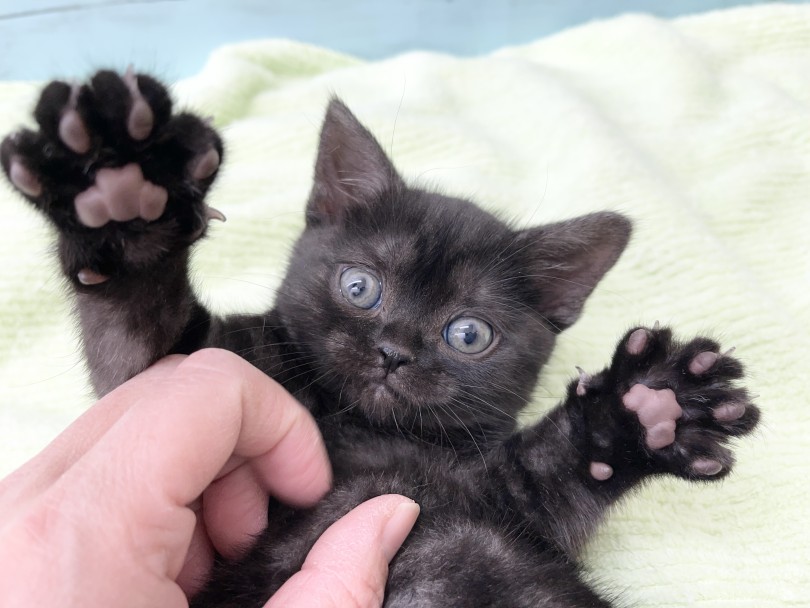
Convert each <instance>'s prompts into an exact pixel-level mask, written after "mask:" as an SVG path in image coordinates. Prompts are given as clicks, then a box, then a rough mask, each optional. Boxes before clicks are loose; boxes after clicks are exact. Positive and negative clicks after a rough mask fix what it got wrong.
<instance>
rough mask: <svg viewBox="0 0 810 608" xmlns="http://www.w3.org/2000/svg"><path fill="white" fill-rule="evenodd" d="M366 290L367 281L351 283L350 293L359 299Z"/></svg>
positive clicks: (361, 280) (359, 280)
mask: <svg viewBox="0 0 810 608" xmlns="http://www.w3.org/2000/svg"><path fill="white" fill-rule="evenodd" d="M365 290H366V280H365V279H357V280H356V281H353V282H352V283H349V293H350V294H351V295H352V296H354V297H357V296H359V295H360V294H362V293H363V292H364V291H365Z"/></svg>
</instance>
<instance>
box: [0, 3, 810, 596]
mask: <svg viewBox="0 0 810 608" xmlns="http://www.w3.org/2000/svg"><path fill="white" fill-rule="evenodd" d="M99 61H103V58H99ZM69 76H70V75H69ZM73 76H76V77H78V76H81V75H73ZM37 86H38V85H34V84H29V83H20V84H15V83H2V84H0V132H3V133H5V132H8V131H9V130H11V129H12V128H14V127H16V126H17V125H19V124H20V123H22V122H27V121H29V120H30V119H29V118H28V112H29V109H30V107H31V104H32V103H33V101H34V99H35V94H36V87H37ZM175 93H176V96H177V98H178V100H180V101H181V102H182V104H183V105H187V106H191V107H193V108H195V109H196V110H198V111H201V112H203V113H206V114H213V115H214V116H215V117H216V121H217V124H218V126H219V127H220V128H222V130H223V132H224V136H225V139H226V144H227V148H228V154H227V164H226V167H225V169H224V170H223V173H222V177H221V179H220V180H219V182H218V185H217V186H216V188H215V190H214V193H213V196H212V200H211V203H212V204H213V205H214V206H215V207H217V208H219V209H221V210H222V211H224V212H225V213H226V214H227V216H228V222H227V223H226V224H224V225H219V224H218V225H216V226H215V227H214V228H213V230H212V231H211V232H212V237H213V238H210V239H208V240H206V241H205V242H204V243H202V244H201V245H200V246H199V247H198V249H197V251H196V254H195V258H194V265H195V267H196V276H197V284H198V286H199V290H200V293H202V294H205V296H204V297H205V298H206V300H207V301H208V302H209V303H210V304H211V305H212V306H213V307H214V308H216V309H217V310H220V311H226V310H260V309H262V308H263V307H264V306H266V304H267V302H269V301H270V299H271V298H272V294H273V291H274V289H275V288H276V286H277V285H278V282H279V278H280V274H281V273H282V271H283V267H284V263H285V257H286V255H287V252H288V251H289V246H290V244H291V242H292V240H293V238H294V236H295V234H296V233H297V231H298V230H299V229H300V228H301V226H302V219H303V218H302V213H301V209H302V205H303V202H304V201H305V199H306V195H307V191H308V188H309V185H310V178H311V167H312V162H313V159H314V153H315V144H316V137H317V133H318V127H319V124H320V120H321V118H322V113H323V109H324V107H325V104H326V101H327V99H328V97H329V96H330V95H332V94H338V95H339V96H341V97H342V98H343V99H344V100H345V101H346V102H347V104H348V105H349V106H350V107H351V108H352V109H353V110H354V111H355V112H356V113H357V115H358V116H359V118H360V119H361V120H362V121H364V122H365V123H366V124H367V125H369V126H370V128H371V129H372V130H373V131H374V133H375V134H376V135H377V136H378V137H379V139H380V140H381V142H382V143H383V145H384V147H385V148H386V149H387V150H388V151H389V152H390V153H391V154H392V156H393V158H394V160H395V162H396V164H397V165H398V167H399V168H400V169H401V170H402V172H403V173H404V174H405V175H406V176H407V177H408V178H410V179H411V180H414V181H416V182H419V183H421V184H428V185H435V186H436V187H439V188H441V189H443V190H445V191H447V192H449V193H453V194H457V195H463V196H469V197H472V198H474V199H475V200H477V201H480V202H481V203H482V204H483V205H485V206H487V207H489V208H492V209H497V210H500V211H501V212H502V214H503V215H504V216H506V217H509V218H514V219H515V220H516V221H517V222H518V223H520V224H530V223H538V222H543V221H550V220H556V219H559V218H563V217H570V216H573V215H577V214H582V213H586V212H589V211H594V210H600V209H613V210H617V211H621V212H623V213H626V214H628V215H629V216H631V217H632V218H633V219H634V220H635V224H636V232H635V235H634V238H633V240H632V243H631V245H630V247H629V248H628V250H627V251H626V253H625V255H624V256H623V257H622V259H621V260H620V262H619V264H618V265H617V266H616V267H615V269H614V270H613V271H612V272H611V273H610V274H609V276H608V278H607V279H606V280H605V281H604V283H602V284H601V286H600V287H599V288H598V289H597V291H596V293H595V295H594V296H593V298H592V299H591V300H590V302H589V304H588V306H587V308H586V311H585V314H584V316H583V318H582V320H581V321H580V322H579V323H578V324H577V325H576V326H575V327H574V328H573V329H571V330H570V331H568V332H566V333H565V334H564V335H563V337H562V338H561V340H560V342H559V346H558V348H557V350H556V352H555V354H554V357H553V359H552V361H551V363H550V364H549V366H548V367H547V369H546V370H545V371H544V374H543V378H542V382H541V388H540V389H538V391H537V396H536V400H535V404H536V405H535V407H534V408H533V410H532V411H531V412H528V413H527V415H528V416H537V415H539V413H540V412H542V411H543V410H545V409H547V408H549V407H551V406H552V405H553V404H554V403H555V402H556V399H557V397H558V396H559V395H561V391H562V387H563V385H564V383H565V382H566V381H567V379H569V378H570V377H572V375H573V373H574V365H575V364H576V365H580V366H582V367H584V368H586V369H591V370H594V369H598V368H599V367H600V366H602V365H603V364H604V363H605V362H606V361H607V360H608V357H609V355H610V353H611V352H612V348H613V346H614V343H615V340H616V339H617V338H618V337H619V336H620V335H621V334H622V332H623V331H625V329H626V328H628V327H629V326H631V325H633V324H635V323H638V322H644V323H652V322H653V321H655V320H660V321H661V322H662V323H665V324H671V325H673V326H674V327H675V328H676V329H677V331H678V332H679V333H680V334H681V335H690V334H693V333H695V332H708V333H709V334H711V335H713V336H715V337H718V338H720V339H721V340H722V342H723V343H724V344H727V345H735V346H736V347H737V354H738V355H739V356H740V357H741V358H742V360H743V361H744V362H745V364H746V365H747V368H748V371H749V379H748V385H749V386H750V387H751V389H752V391H753V392H754V393H759V394H760V395H761V396H760V398H759V399H758V400H757V401H758V403H759V404H760V405H761V407H762V409H763V412H764V424H763V426H762V430H761V431H760V432H759V433H757V434H756V435H755V436H754V437H753V438H749V439H747V440H745V441H744V442H742V443H741V445H740V447H739V450H738V455H739V461H738V465H737V469H736V472H735V473H734V474H733V475H732V476H731V477H730V478H728V479H727V480H726V481H724V482H722V483H720V484H715V485H690V484H687V483H685V482H682V481H678V480H660V481H656V482H655V483H652V484H650V485H649V486H647V487H646V488H645V489H644V490H643V491H642V492H640V493H638V494H637V495H635V496H633V497H631V499H630V500H628V501H626V503H625V504H623V505H622V506H621V508H619V509H617V510H616V512H615V514H614V516H613V517H612V518H611V520H610V522H609V523H608V524H607V525H606V526H604V527H603V528H602V530H601V532H600V534H599V535H598V537H597V538H596V539H595V540H594V542H593V543H592V544H591V545H590V547H589V549H588V551H587V554H586V556H585V557H586V560H587V565H588V569H589V571H591V572H592V573H593V576H594V577H595V578H597V579H599V580H601V581H603V582H604V583H605V585H606V586H607V587H610V588H612V589H614V590H616V591H619V592H620V593H621V594H622V595H623V597H624V598H625V599H626V600H627V602H628V603H629V604H632V605H635V606H650V607H652V606H656V607H671V606H703V607H708V606H712V607H721V606H722V607H734V608H740V607H756V608H767V607H771V606H773V607H776V606H779V607H782V606H806V605H807V603H808V602H810V533H808V520H810V506H809V505H810V492H809V491H808V489H807V487H808V484H807V481H806V479H805V478H804V477H805V475H806V472H807V471H808V460H810V449H809V448H810V398H808V397H807V391H808V389H807V388H806V386H807V384H808V380H807V375H808V373H807V372H808V368H807V360H808V358H810V331H809V330H808V327H810V200H808V199H810V7H808V6H779V5H765V6H760V7H757V8H750V9H736V10H730V11H725V12H719V13H713V14H707V15H702V16H697V17H690V18H684V19H677V20H674V21H661V20H657V19H653V18H650V17H645V16H627V17H622V18H619V19H615V20H611V21H607V22H601V23H593V24H590V25H587V26H585V27H581V28H578V29H574V30H571V31H567V32H564V33H562V34H559V35H557V36H553V37H551V38H547V39H543V40H540V41H538V42H536V43H534V44H530V45H527V46H522V47H518V48H509V49H504V50H501V51H499V52H496V53H493V54H491V55H488V56H485V57H479V58H474V59H459V58H455V57H449V56H444V55H437V54H427V53H409V54H407V55H403V56H400V57H396V58H393V59H390V60H386V61H380V62H374V63H365V62H362V61H359V60H357V59H354V58H351V57H346V56H343V55H339V54H336V53H333V52H330V51H326V50H323V49H318V48H312V47H308V46H303V45H300V44H295V43H291V42H286V41H262V42H255V43H249V44H240V45H237V46H231V47H226V48H222V49H220V50H219V51H217V52H216V53H214V55H213V56H212V57H211V59H210V61H209V63H208V65H207V66H206V68H205V69H204V70H203V72H202V73H201V74H200V75H199V76H197V77H195V78H193V79H190V80H188V81H186V82H183V83H180V84H178V85H177V87H176V88H175ZM0 208H2V214H3V228H2V239H0V260H2V264H0V268H1V270H0V285H2V289H0V318H2V322H3V323H2V334H0V445H2V450H0V473H5V472H8V471H10V470H11V469H12V468H14V467H15V466H16V465H18V464H20V463H21V462H22V461H23V460H25V459H26V458H27V457H29V456H31V455H32V454H33V453H34V452H35V451H36V450H38V449H39V448H40V447H42V446H43V445H44V444H45V443H46V442H47V441H48V440H49V439H50V438H52V437H53V436H54V435H55V434H56V433H57V432H58V431H59V430H60V429H62V428H63V427H64V426H65V425H67V424H68V423H69V422H70V421H71V420H72V419H74V418H75V417H76V416H77V415H78V414H79V413H80V412H81V411H82V410H83V409H84V408H86V407H87V405H88V404H89V403H90V402H91V400H92V397H91V395H90V392H89V389H88V388H87V384H86V381H85V372H84V369H83V365H82V363H81V357H80V352H79V348H78V346H77V342H76V338H75V333H74V330H73V324H72V322H71V317H70V312H69V310H70V304H69V302H68V301H67V299H66V297H65V295H64V293H63V291H62V288H61V285H60V280H59V279H58V273H57V272H56V270H55V263H54V260H53V256H52V255H51V254H50V234H49V232H48V229H47V227H46V226H45V223H44V222H43V221H42V220H41V219H40V218H39V217H38V216H37V215H36V214H35V213H34V212H33V211H31V210H30V209H29V208H28V206H27V205H26V204H24V203H23V201H22V200H21V199H20V198H19V197H17V196H16V195H15V194H14V193H12V191H11V190H10V188H8V187H7V186H5V185H3V186H0ZM802 387H805V388H802ZM805 458H808V460H805ZM802 471H804V472H805V473H802Z"/></svg>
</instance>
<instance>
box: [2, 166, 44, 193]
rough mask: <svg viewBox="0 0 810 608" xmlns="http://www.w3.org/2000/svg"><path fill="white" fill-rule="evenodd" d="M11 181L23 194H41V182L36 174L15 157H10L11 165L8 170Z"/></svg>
mask: <svg viewBox="0 0 810 608" xmlns="http://www.w3.org/2000/svg"><path fill="white" fill-rule="evenodd" d="M8 174H9V178H10V179H11V183H12V184H14V187H15V188H17V190H19V191H20V192H22V193H23V194H27V195H28V196H34V197H37V196H39V195H40V194H42V184H41V183H40V182H39V179H37V176H36V175H34V174H33V173H32V172H31V171H29V169H28V167H26V166H25V165H23V164H22V163H21V162H20V160H19V159H18V158H16V157H14V158H12V159H11V167H10V168H9V171H8Z"/></svg>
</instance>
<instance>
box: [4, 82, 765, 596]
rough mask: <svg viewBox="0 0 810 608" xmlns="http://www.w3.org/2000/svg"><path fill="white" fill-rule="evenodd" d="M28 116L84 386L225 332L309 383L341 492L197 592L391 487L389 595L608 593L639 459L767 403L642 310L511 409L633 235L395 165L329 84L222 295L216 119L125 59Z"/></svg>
mask: <svg viewBox="0 0 810 608" xmlns="http://www.w3.org/2000/svg"><path fill="white" fill-rule="evenodd" d="M35 117H36V119H37V122H38V123H39V131H37V132H33V131H28V130H23V131H20V132H18V133H16V134H14V135H12V136H10V137H9V138H7V139H6V140H4V141H3V144H2V148H0V160H2V165H3V169H4V170H5V172H6V175H7V176H8V177H9V179H10V181H11V182H12V183H13V184H14V185H15V187H16V188H17V189H18V190H19V191H21V192H22V193H23V194H24V195H25V196H26V198H27V199H28V200H29V201H30V202H31V203H33V204H34V205H35V206H36V207H37V208H38V209H40V210H41V211H42V212H43V213H44V214H45V215H46V216H47V217H48V218H49V219H50V220H51V221H52V222H53V223H54V225H55V226H56V228H57V231H58V239H59V253H60V260H61V264H62V268H63V270H64V272H65V275H66V276H67V277H68V279H69V280H70V282H71V285H72V287H73V290H74V292H75V294H76V301H77V310H78V315H79V319H80V322H81V328H82V339H83V342H84V348H85V354H86V356H87V360H88V363H89V366H90V370H91V374H92V380H93V383H94V385H95V387H96V390H97V392H98V393H99V394H103V393H106V392H108V391H110V390H111V389H113V388H114V387H116V386H117V385H119V384H121V383H122V382H124V381H125V380H127V379H128V378H130V377H131V376H133V375H134V374H136V373H138V372H139V371H141V370H142V369H144V368H145V367H146V366H148V365H149V364H151V363H152V362H154V361H155V360H156V359H158V358H160V357H162V356H164V355H166V354H169V353H190V352H192V351H194V350H197V349H199V348H202V347H205V346H218V347H223V348H227V349H230V350H233V351H234V352H237V353H239V354H241V355H242V356H244V357H245V358H246V359H247V360H249V361H251V362H252V363H253V364H254V365H256V366H257V367H259V368H260V369H262V370H264V371H265V372H267V373H268V374H270V375H271V376H273V377H274V378H276V379H277V380H279V381H280V382H281V383H283V384H284V386H286V387H287V389H288V390H290V391H291V392H292V393H293V394H294V395H295V396H296V397H297V398H298V399H299V400H301V402H303V403H304V404H305V405H306V406H307V407H308V408H309V409H310V410H311V411H312V413H313V414H314V415H315V417H316V418H317V419H318V422H319V425H320V427H321V430H322V432H323V435H324V438H325V440H326V443H327V446H328V449H329V453H330V457H331V459H332V464H333V467H334V472H335V487H334V489H333V491H332V492H331V493H330V494H329V495H328V496H327V497H326V499H324V500H323V501H322V502H321V503H320V504H319V505H318V506H317V507H315V508H313V509H310V510H306V511H295V510H292V509H290V508H287V507H285V506H283V505H279V504H273V505H272V506H271V513H270V517H269V522H270V527H269V529H268V530H267V532H266V533H264V534H263V535H262V536H261V538H259V539H258V542H257V543H256V544H255V546H254V547H253V548H252V549H251V550H250V551H249V552H248V553H247V554H246V555H245V556H244V557H243V558H242V559H241V560H239V561H238V562H237V563H235V564H219V566H218V569H217V571H216V572H215V574H214V578H213V580H212V581H211V583H210V584H209V585H208V587H207V588H206V589H205V590H204V591H203V592H202V593H201V594H200V595H199V596H198V597H197V598H196V599H195V602H194V603H195V605H197V606H261V605H263V603H264V602H265V601H266V600H267V598H268V597H269V596H270V595H271V594H272V593H273V592H274V591H275V590H276V589H277V588H278V587H279V586H280V585H281V584H282V583H283V582H284V581H285V580H286V579H287V578H288V577H289V576H290V575H291V574H292V573H294V572H295V571H296V570H298V568H299V567H300V566H301V564H302V562H303V560H304V558H305V556H306V554H307V552H308V550H309V549H310V547H311V546H312V544H313V542H314V541H315V539H316V538H317V537H318V536H319V535H320V534H321V533H322V532H323V531H324V530H325V529H326V528H327V527H328V526H329V525H330V524H331V523H332V522H334V521H335V520H336V519H337V518H339V517H340V516H342V515H343V514H345V513H346V512H347V511H348V510H350V509H351V508H352V507H354V506H356V505H357V504H359V503H360V502H362V501H364V500H366V499H368V498H370V497H372V496H376V495H379V494H383V493H389V492H397V493H401V494H405V495H407V496H411V497H412V498H413V499H414V500H416V501H417V502H418V503H419V504H420V505H421V509H422V511H421V516H420V518H419V521H418V522H417V525H416V527H415V529H414V531H413V533H412V534H411V536H410V537H409V539H408V540H407V542H406V544H405V545H404V546H403V548H402V550H401V551H400V552H399V554H398V555H397V556H396V558H395V559H394V561H393V562H392V564H391V567H390V575H389V579H388V586H387V592H386V599H385V605H386V606H447V605H453V606H527V607H529V606H531V607H537V606H561V607H562V606H565V607H584V606H610V605H611V604H610V603H609V602H608V601H606V600H604V599H601V598H600V597H599V596H598V595H597V594H596V593H595V592H594V591H592V590H591V589H590V588H589V587H587V586H586V585H585V584H584V583H583V582H581V580H580V578H579V573H578V567H577V563H576V558H577V552H578V550H579V549H580V547H581V546H582V544H583V543H584V542H585V541H586V540H587V538H588V536H589V534H590V533H591V532H592V531H593V530H594V528H595V526H596V525H597V524H598V523H599V521H600V519H601V518H602V516H603V515H604V513H605V511H606V509H607V508H608V507H609V506H610V505H611V504H613V503H614V502H615V501H616V500H617V499H618V498H620V497H621V496H622V495H623V494H625V493H626V492H627V491H628V490H630V489H631V488H633V487H635V486H637V485H638V484H639V482H641V481H642V480H644V479H645V478H648V477H650V476H651V475H656V474H662V473H670V474H674V475H678V476H680V477H684V478H686V479H700V480H713V479H719V478H720V477H722V476H724V475H725V474H727V473H728V472H729V471H730V469H731V466H732V463H733V457H732V454H731V452H730V451H729V449H728V448H727V447H726V444H727V441H728V439H729V437H731V436H738V435H743V434H745V433H748V432H749V431H751V430H752V429H753V428H754V426H755V425H756V423H757V420H758V418H759V411H758V410H757V408H756V407H755V406H754V405H753V404H752V403H751V402H750V398H749V396H748V393H747V392H746V391H745V390H744V389H742V388H739V387H736V386H734V385H733V381H734V380H736V379H738V378H740V377H741V376H742V373H743V372H742V367H741V365H740V363H739V362H738V361H737V360H736V359H734V358H733V357H731V356H729V354H720V351H719V346H718V345H717V344H716V343H714V342H712V341H711V340H708V339H705V338H696V339H694V340H691V341H689V342H686V343H679V342H676V341H674V340H673V339H672V337H671V333H670V331H669V330H668V329H662V328H658V327H653V328H650V329H647V328H636V329H634V330H631V331H629V332H628V333H627V334H626V335H625V336H624V337H623V338H622V339H621V341H620V342H619V345H618V347H617V349H616V353H615V355H614V357H613V360H612V362H611V364H610V365H609V366H608V367H607V368H605V369H604V370H602V371H601V372H599V373H597V374H595V375H592V376H590V375H588V374H586V373H584V372H582V373H581V375H580V378H579V379H578V380H577V381H574V382H572V383H571V385H570V386H569V388H568V392H567V395H566V396H565V399H564V400H563V402H562V403H561V404H560V405H559V406H557V407H556V408H555V409H554V410H552V411H551V412H550V413H549V414H548V416H546V417H545V418H544V419H543V420H541V421H540V422H539V423H537V424H536V425H534V426H532V427H529V428H526V429H524V430H521V431H519V430H517V428H516V423H515V415H516V414H517V412H518V411H519V410H520V409H521V408H522V407H523V406H524V405H525V404H526V403H527V400H528V398H529V395H530V393H531V391H532V388H533V386H534V383H535V381H536V378H537V375H538V372H539V370H540V368H541V366H542V365H543V364H544V363H545V362H546V360H547V359H548V356H549V353H550V352H551V349H552V346H553V344H554V340H555V336H556V335H557V334H558V333H559V332H560V331H562V330H564V329H565V328H567V327H568V326H570V325H571V324H572V323H574V322H575V321H576V319H577V318H578V316H579V315H580V313H581V311H582V306H583V304H584V302H585V299H586V298H587V297H588V295H589V294H590V293H591V291H592V290H593V288H594V286H595V285H596V284H597V282H598V281H599V280H600V279H601V278H602V276H603V275H604V274H605V272H607V271H608V270H609V269H610V268H611V266H612V265H613V264H614V263H615V261H616V259H617V258H618V257H619V255H620V254H621V252H622V250H623V249H624V247H625V245H626V243H627V240H628V236H629V233H630V224H629V222H628V221H627V220H626V219H625V218H623V217H621V216H619V215H616V214H612V213H595V214H592V215H588V216H585V217H581V218H577V219H574V220H570V221H566V222H561V223H557V224H551V225H546V226H539V227H537V228H531V229H528V230H514V229H512V228H511V227H509V226H508V225H506V224H504V223H503V222H501V221H499V220H498V219H496V218H495V217H493V216H492V215H490V214H488V213H486V212H484V211H482V210H481V209H479V208H477V207H475V206H474V205H473V204H472V203H470V202H468V201H465V200H461V199H457V198H451V197H447V196H443V195H440V194H436V193H433V192H426V191H424V190H419V189H415V188H412V187H409V186H408V185H406V184H405V183H404V182H403V181H402V179H401V178H400V177H399V175H398V174H397V172H396V170H395V169H394V167H393V165H392V164H391V162H390V161H389V160H388V158H387V157H386V155H385V154H384V152H383V150H382V149H381V148H380V146H379V145H378V144H377V142H376V141H375V140H374V138H373V137H372V136H371V134H370V133H369V132H368V131H367V130H366V129H365V128H363V126H362V125H360V123H359V122H358V121H357V120H356V119H355V117H354V116H353V115H352V114H351V112H350V111H349V110H348V109H347V108H346V107H345V106H344V105H343V104H342V103H341V102H339V101H337V100H334V101H332V103H331V104H330V106H329V109H328V110H327V114H326V118H325V120H324V124H323V130H322V132H321V141H320V147H319V152H318V159H317V162H316V165H315V181H314V186H313V189H312V194H311V196H310V200H309V202H308V204H307V208H306V220H307V221H306V228H305V230H304V232H303V234H302V235H301V237H300V238H299V240H298V243H297V245H296V247H295V251H294V253H293V256H292V259H291V261H290V265H289V269H288V272H287V276H286V279H285V280H284V282H283V283H282V285H281V287H280V289H279V292H278V296H277V301H276V307H275V308H274V309H272V310H270V311H269V312H267V313H265V314H263V315H245V316H232V317H228V318H224V319H222V318H216V317H213V316H211V315H210V314H209V313H208V312H207V311H206V310H205V309H204V308H203V307H202V306H201V305H200V304H199V303H198V302H197V300H196V299H195V297H194V295H193V294H192V292H191V290H190V289H189V281H188V278H187V274H186V273H187V261H188V252H189V248H190V246H191V245H192V244H193V243H194V242H195V241H196V240H197V239H198V238H199V237H200V236H201V235H202V234H204V233H205V230H206V226H207V222H208V220H209V219H211V218H214V217H219V215H220V214H219V213H218V212H217V211H215V210H213V209H210V208H208V207H207V206H206V205H205V203H204V202H203V199H204V196H205V193H206V191H207V189H208V187H209V186H210V185H211V182H212V181H213V179H214V177H215V175H216V171H217V169H218V167H219V163H220V160H221V156H222V146H221V143H220V140H219V137H218V136H217V134H216V132H214V131H213V130H212V129H211V127H210V126H208V125H206V124H205V123H204V122H202V121H201V120H199V119H198V118H197V117H195V116H193V115H188V114H180V115H172V113H171V104H170V101H169V98H168V96H167V94H166V91H165V89H164V88H163V86H162V85H161V84H160V83H158V82H157V81H155V80H154V79H152V78H150V77H148V76H144V75H138V76H136V75H134V74H132V73H128V74H126V75H125V76H124V77H123V78H122V77H119V76H118V75H116V74H114V73H112V72H99V73H98V74H96V75H95V76H94V77H93V79H92V80H91V82H90V83H89V84H88V85H85V86H81V87H70V86H69V85H67V84H65V83H61V82H54V83H51V84H50V85H48V87H46V89H45V90H44V91H43V93H42V97H41V99H40V102H39V104H38V105H37V108H36V111H35Z"/></svg>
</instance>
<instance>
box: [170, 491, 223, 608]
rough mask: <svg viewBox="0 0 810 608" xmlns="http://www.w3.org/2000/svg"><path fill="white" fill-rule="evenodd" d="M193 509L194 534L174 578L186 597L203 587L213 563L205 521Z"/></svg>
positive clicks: (212, 552) (212, 553)
mask: <svg viewBox="0 0 810 608" xmlns="http://www.w3.org/2000/svg"><path fill="white" fill-rule="evenodd" d="M200 506H201V505H200ZM195 511H196V512H197V523H196V525H195V526H194V534H193V535H192V537H191V544H189V547H188V551H187V552H186V560H185V563H184V564H183V568H182V570H180V574H178V575H177V579H176V581H177V584H178V585H179V586H180V588H181V589H182V590H183V593H185V594H186V596H188V597H191V596H193V595H194V594H195V593H197V592H198V591H200V589H202V588H203V586H204V585H205V581H206V580H208V576H209V574H210V573H211V568H212V567H213V565H214V547H213V546H212V545H211V540H210V539H209V538H208V531H207V530H206V528H205V521H204V519H203V517H202V514H201V513H200V512H199V510H198V509H195Z"/></svg>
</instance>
